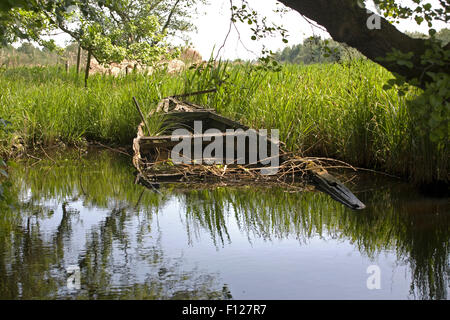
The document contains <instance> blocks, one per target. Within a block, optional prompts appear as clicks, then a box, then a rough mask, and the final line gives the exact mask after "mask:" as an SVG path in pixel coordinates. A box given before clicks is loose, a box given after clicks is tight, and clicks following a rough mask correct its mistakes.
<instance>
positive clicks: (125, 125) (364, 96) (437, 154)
mask: <svg viewBox="0 0 450 320" xmlns="http://www.w3.org/2000/svg"><path fill="white" fill-rule="evenodd" d="M391 77H392V75H391V74H390V73H389V72H387V71H386V70H384V69H383V68H381V67H379V66H377V65H375V64H373V63H371V62H368V61H359V62H353V63H351V64H345V65H342V64H318V65H310V66H299V65H286V66H284V67H283V69H282V71H281V72H263V71H257V70H255V69H254V68H251V67H249V66H244V65H237V66H228V67H225V66H223V65H219V66H218V68H206V69H204V70H202V71H201V70H187V71H185V72H184V73H183V74H179V75H168V74H165V73H164V72H157V73H154V74H152V75H149V76H143V75H136V74H131V75H128V76H127V77H119V78H113V77H110V76H101V75H94V76H92V77H91V79H90V83H89V85H90V87H89V88H88V89H85V88H84V87H83V84H82V79H81V78H82V77H81V76H80V79H77V78H76V74H75V73H74V72H71V73H69V74H65V73H64V72H62V71H59V70H57V69H52V68H22V69H21V68H18V69H9V70H3V71H2V72H1V74H0V118H4V119H6V120H8V121H10V122H11V123H12V125H11V126H10V132H9V133H7V134H3V136H2V145H3V148H4V153H5V152H6V153H8V152H9V153H11V151H12V150H17V149H21V148H28V147H32V146H36V145H39V144H42V145H43V146H48V145H52V144H54V143H56V142H58V141H61V142H64V143H66V144H76V143H78V142H81V141H83V140H99V141H102V142H106V143H115V144H122V145H130V144H131V141H132V138H133V137H134V136H135V130H136V126H137V124H138V123H139V121H140V119H139V115H138V113H137V111H136V109H135V107H134V105H133V103H132V100H131V97H132V96H136V97H137V98H138V100H139V102H140V103H141V105H142V107H143V109H144V113H147V112H148V111H149V110H150V109H151V108H154V107H155V106H156V104H157V102H158V101H159V100H160V99H161V98H162V97H165V96H168V95H173V94H179V93H183V92H189V91H195V90H202V89H207V88H210V87H213V86H215V84H216V83H217V81H219V80H220V79H224V78H226V83H225V84H224V85H222V86H221V88H220V90H219V91H218V92H217V93H216V94H210V95H208V96H201V97H200V96H199V97H196V98H195V102H197V103H201V104H205V105H206V104H207V105H209V106H211V107H215V108H216V109H217V110H218V111H219V112H220V113H222V114H225V115H227V116H231V117H232V118H234V119H236V120H239V121H242V122H243V123H245V124H247V125H249V126H251V127H254V128H278V129H279V130H280V139H281V140H282V141H284V142H285V143H286V147H287V148H288V149H289V150H295V151H301V152H303V153H304V154H305V155H315V156H327V157H334V158H338V159H341V160H344V161H347V162H349V163H351V164H352V165H355V166H360V167H366V168H372V169H377V170H383V171H386V172H389V173H392V174H397V175H401V176H404V177H409V178H412V179H414V180H417V181H431V180H437V179H439V180H448V172H449V168H448V166H449V165H448V149H440V150H438V149H436V148H435V147H434V146H432V145H430V144H429V143H428V141H426V140H423V139H422V140H421V139H419V138H418V137H417V136H415V134H414V123H412V120H411V117H410V114H409V112H408V108H407V102H408V100H411V99H413V98H414V97H415V96H416V95H417V94H419V93H418V92H417V91H416V90H414V89H412V90H410V92H408V93H407V95H406V96H404V97H399V96H398V95H397V93H396V91H395V90H389V91H385V90H383V89H382V87H383V84H385V83H386V81H387V80H388V79H390V78H391Z"/></svg>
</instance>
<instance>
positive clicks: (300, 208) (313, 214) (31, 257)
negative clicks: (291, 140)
mask: <svg viewBox="0 0 450 320" xmlns="http://www.w3.org/2000/svg"><path fill="white" fill-rule="evenodd" d="M53 158H54V159H56V158H55V157H53ZM95 158H96V159H95V161H91V160H92V159H89V158H82V159H80V160H77V162H76V164H74V163H73V162H70V161H69V162H64V161H63V162H62V163H59V162H58V165H55V164H53V163H51V162H49V163H46V162H44V161H43V163H42V164H39V165H37V166H35V167H32V168H29V169H24V168H25V167H19V168H17V169H16V170H15V172H13V173H12V175H14V179H15V181H18V183H17V185H16V192H17V193H18V194H29V192H28V191H29V190H18V189H17V188H18V187H17V186H19V185H25V186H27V187H28V188H29V189H30V190H31V196H30V197H25V198H26V199H22V200H23V201H22V202H21V203H22V204H21V209H20V214H19V213H18V212H10V213H8V212H2V219H0V279H1V282H0V292H2V295H3V297H4V298H16V297H19V296H20V297H24V298H26V297H28V298H32V297H53V296H54V295H55V292H59V294H60V295H62V296H64V295H69V294H71V293H69V292H66V291H64V288H65V281H66V274H65V269H64V267H65V266H63V259H64V258H65V255H67V252H68V251H67V250H68V249H70V245H71V242H70V239H71V238H72V237H73V234H72V233H73V228H74V226H75V225H77V223H78V222H77V221H76V219H77V217H78V213H77V211H76V210H74V209H71V208H70V207H71V203H73V202H74V201H77V199H78V201H82V202H83V206H85V207H87V208H91V207H95V208H105V209H107V210H108V214H107V217H106V218H105V219H103V220H102V221H101V223H100V224H99V225H97V226H96V227H94V228H91V229H90V230H89V232H88V234H87V235H86V245H85V246H84V250H83V251H82V254H81V255H80V256H78V257H77V260H78V263H80V264H81V273H82V281H81V283H82V290H81V294H80V296H78V297H79V298H136V299H140V298H149V299H151V298H163V299H169V298H205V299H206V298H210V297H211V298H224V297H228V296H229V292H228V290H227V288H226V287H225V288H223V289H222V285H219V284H218V283H217V277H216V276H215V275H212V274H206V275H205V274H202V272H200V271H199V270H196V269H194V270H191V271H184V270H183V268H182V258H179V259H169V258H168V257H166V256H164V252H163V250H162V249H161V246H160V243H159V241H158V240H155V239H152V240H151V241H149V239H148V235H149V234H150V233H151V232H152V230H151V228H150V225H151V221H152V217H153V216H154V213H155V212H158V211H159V210H160V208H162V207H163V206H164V205H165V204H166V203H167V201H168V200H169V199H170V198H171V197H173V195H174V194H175V196H176V197H178V198H179V199H180V200H181V201H180V202H181V203H183V204H184V207H185V213H184V216H183V217H182V219H183V223H184V225H185V227H186V230H187V232H188V236H189V241H191V242H192V241H194V240H195V237H199V236H200V234H201V231H203V230H206V231H207V232H208V233H209V235H210V237H211V239H212V240H213V242H214V244H215V245H216V246H217V247H220V246H223V245H225V243H229V242H232V241H233V239H232V237H231V236H230V232H229V229H228V228H229V221H230V220H231V219H234V220H235V221H236V222H237V224H238V228H239V229H240V231H241V232H242V233H245V234H246V235H247V237H248V239H249V241H252V240H253V239H265V240H266V241H272V240H275V239H285V238H288V237H289V238H292V237H294V238H296V239H298V240H299V241H300V244H299V245H302V243H304V242H307V241H308V240H309V239H311V238H313V237H317V236H319V237H331V238H333V239H339V240H343V241H349V242H350V243H352V244H353V245H354V246H355V247H356V248H358V250H359V251H360V252H361V253H362V254H365V255H367V256H369V257H370V258H374V257H376V256H377V255H378V254H380V253H382V252H385V251H395V252H396V253H397V257H398V260H400V261H403V262H404V263H407V264H408V265H409V266H410V268H411V275H412V278H413V279H412V284H411V295H413V297H415V298H422V299H442V298H446V297H447V290H448V288H447V286H448V284H449V281H448V277H449V252H450V248H449V235H450V230H449V226H450V216H449V214H448V212H449V207H448V203H447V202H445V201H444V202H443V203H440V202H439V201H426V200H423V199H422V200H421V199H419V198H418V197H416V196H415V195H414V193H413V191H411V190H408V189H406V190H402V189H401V185H389V184H386V183H384V184H382V186H383V188H375V189H374V190H371V191H368V192H362V193H360V194H358V197H360V198H361V200H362V201H363V202H364V203H366V204H367V205H368V209H366V210H364V211H358V212H355V211H351V210H348V209H346V208H344V207H343V206H342V205H341V204H339V203H337V202H335V201H333V200H331V199H330V198H329V197H328V196H326V195H324V194H317V193H307V192H305V193H294V194H291V193H287V192H284V191H283V190H282V189H277V188H272V189H267V190H264V189H259V190H258V192H255V190H254V188H253V189H252V188H240V189H237V190H236V189H229V188H216V189H214V190H188V191H184V192H179V191H174V190H171V189H166V188H162V189H161V194H156V193H152V192H151V191H149V190H145V191H144V189H143V188H141V187H139V186H136V185H134V184H133V181H132V179H130V177H132V172H131V169H130V166H129V160H128V159H125V160H123V161H122V160H120V159H119V160H118V159H114V158H111V157H110V156H108V154H106V153H100V154H97V155H95ZM57 161H58V160H57ZM44 178H45V179H44ZM375 186H376V184H375ZM13 189H14V188H13ZM405 194H409V197H406V196H405ZM402 197H405V198H404V199H403V198H402ZM22 198H23V197H22ZM51 199H56V200H57V202H59V203H60V204H63V205H62V206H61V205H60V206H61V210H62V219H61V221H60V222H59V226H58V228H56V230H55V232H54V234H52V236H51V237H50V238H51V240H45V239H44V233H43V232H42V231H41V230H40V221H41V220H43V219H45V218H46V217H49V216H51V215H53V214H54V211H55V208H50V207H45V206H44V205H43V203H45V201H44V200H51ZM437 213H439V214H437ZM203 240H204V239H203ZM137 265H145V268H144V269H145V270H146V273H145V274H139V277H140V278H139V277H138V276H137V274H138V272H136V270H135V269H133V268H135V266H137ZM74 297H75V296H74Z"/></svg>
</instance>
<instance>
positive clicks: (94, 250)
mask: <svg viewBox="0 0 450 320" xmlns="http://www.w3.org/2000/svg"><path fill="white" fill-rule="evenodd" d="M128 217H129V216H128V215H127V213H126V212H125V210H113V211H112V212H111V214H110V215H109V216H108V217H107V218H106V219H105V221H104V222H103V223H102V224H101V226H99V227H97V228H95V229H93V230H91V233H90V235H89V236H88V243H87V245H86V251H85V253H84V255H83V256H82V257H81V258H80V261H79V263H80V266H81V270H82V280H81V282H82V283H83V284H85V285H84V288H83V290H82V292H81V294H80V295H78V297H79V298H89V299H92V298H97V299H98V298H100V299H104V298H106V299H111V298H121V299H122V298H125V299H227V298H231V294H230V293H229V290H228V289H227V287H226V286H223V287H222V289H219V288H220V285H219V283H218V281H217V278H216V276H214V275H212V274H203V273H201V272H200V271H198V270H196V269H194V270H192V271H185V270H183V259H182V258H179V259H175V261H172V260H171V259H168V258H166V257H165V255H164V252H163V250H162V249H161V244H160V239H157V241H156V243H153V244H152V246H148V245H146V244H144V243H143V242H142V241H139V240H138V241H137V243H136V244H132V242H133V241H132V239H131V237H132V234H131V233H133V229H130V228H129V227H128V228H127V226H126V221H127V219H128ZM117 257H121V258H120V259H117ZM134 264H145V265H146V266H147V267H149V270H148V271H147V272H146V274H145V276H144V277H145V280H144V281H143V282H142V283H141V282H140V281H136V280H135V277H136V273H135V271H136V270H134V269H133V268H132V266H133V265H134Z"/></svg>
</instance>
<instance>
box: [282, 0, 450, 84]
mask: <svg viewBox="0 0 450 320" xmlns="http://www.w3.org/2000/svg"><path fill="white" fill-rule="evenodd" d="M278 1H279V2H281V3H283V4H284V5H286V6H288V7H290V8H292V9H294V10H295V11H297V12H299V13H300V14H302V15H304V16H306V17H307V18H309V19H311V20H314V21H316V22H317V23H318V24H320V25H322V26H324V27H325V28H326V29H327V31H328V33H329V34H330V35H331V37H332V38H333V39H334V40H336V41H339V42H344V43H346V44H348V45H349V46H351V47H353V48H356V49H358V50H359V51H360V52H361V53H362V54H364V55H365V56H366V57H367V58H369V59H370V60H372V61H374V62H376V63H378V64H380V65H382V66H383V67H385V68H386V69H388V70H389V71H391V72H394V73H397V74H399V75H401V76H404V77H405V78H406V80H411V79H414V78H416V79H421V82H420V84H419V86H420V87H422V88H424V87H425V83H426V82H429V81H430V80H431V79H430V78H429V77H428V75H427V74H425V72H424V71H425V70H424V69H425V66H423V65H422V64H421V59H420V56H421V55H422V54H423V53H424V52H425V50H426V46H425V40H424V39H413V38H411V37H409V36H407V35H406V34H404V33H402V32H400V31H399V30H397V28H395V27H394V26H393V25H392V24H390V23H389V22H388V21H387V20H386V19H384V18H383V17H379V19H380V22H381V23H380V28H379V29H369V28H368V26H367V21H368V19H369V17H371V16H372V15H373V14H374V13H373V12H368V11H367V10H366V9H365V8H361V7H359V6H358V5H357V1H355V0H278ZM393 49H397V50H399V51H401V52H403V53H408V52H413V53H414V56H413V57H412V58H411V60H410V61H411V62H412V63H413V67H412V68H408V67H406V66H401V65H399V64H397V63H396V62H389V61H381V60H379V58H384V57H386V55H387V54H388V53H390V52H392V51H393ZM446 49H448V50H450V44H448V45H447V46H446ZM448 70H450V65H449V64H448V63H447V64H446V65H444V66H436V67H435V69H434V70H433V68H431V69H427V71H443V72H448Z"/></svg>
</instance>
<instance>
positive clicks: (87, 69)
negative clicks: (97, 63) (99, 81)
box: [84, 50, 91, 88]
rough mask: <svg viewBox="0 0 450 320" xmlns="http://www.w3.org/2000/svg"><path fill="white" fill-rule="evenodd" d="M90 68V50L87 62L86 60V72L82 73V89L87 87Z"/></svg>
mask: <svg viewBox="0 0 450 320" xmlns="http://www.w3.org/2000/svg"><path fill="white" fill-rule="evenodd" d="M90 68H91V50H88V55H87V60H86V70H85V73H84V87H85V88H87V86H88V78H89V69H90Z"/></svg>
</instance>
